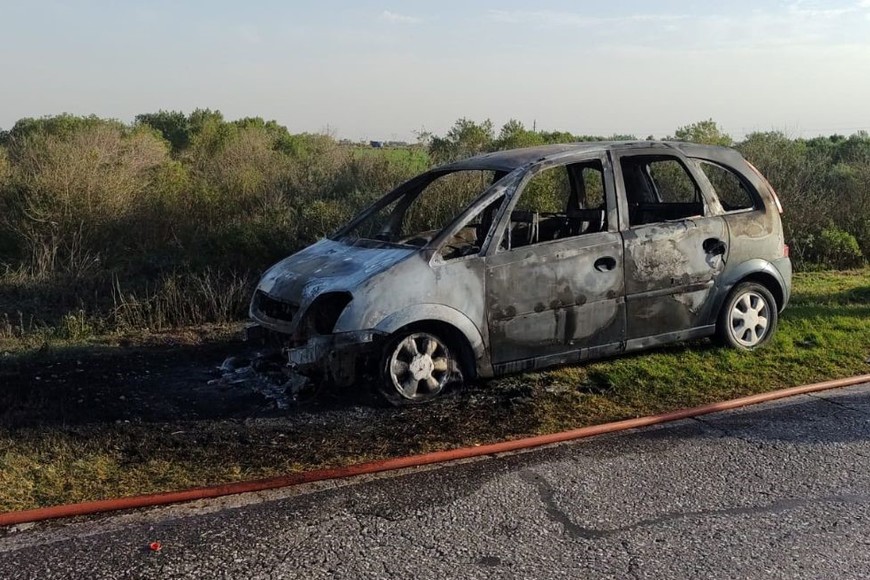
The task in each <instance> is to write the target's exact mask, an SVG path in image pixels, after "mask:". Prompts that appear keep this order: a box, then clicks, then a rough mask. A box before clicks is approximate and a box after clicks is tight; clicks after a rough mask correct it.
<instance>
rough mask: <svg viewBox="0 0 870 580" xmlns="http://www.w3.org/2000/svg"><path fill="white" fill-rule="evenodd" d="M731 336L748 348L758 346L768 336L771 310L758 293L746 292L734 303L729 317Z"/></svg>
mask: <svg viewBox="0 0 870 580" xmlns="http://www.w3.org/2000/svg"><path fill="white" fill-rule="evenodd" d="M729 323H730V327H731V335H732V336H733V337H734V340H736V341H737V342H738V343H739V344H741V345H742V346H745V347H747V348H751V347H754V346H757V345H758V344H760V343H761V341H762V340H764V337H765V336H767V330H768V327H769V325H770V310H769V306H768V304H767V300H765V299H764V297H763V296H762V295H761V294H759V293H758V292H745V293H743V294H741V295H740V297H739V298H737V300H735V301H734V305H733V306H732V308H731V313H730V316H729Z"/></svg>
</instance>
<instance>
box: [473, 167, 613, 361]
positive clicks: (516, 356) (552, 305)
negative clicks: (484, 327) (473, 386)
mask: <svg viewBox="0 0 870 580" xmlns="http://www.w3.org/2000/svg"><path fill="white" fill-rule="evenodd" d="M615 203H616V192H615V189H614V185H613V174H612V171H611V169H610V165H609V163H608V161H607V158H606V156H604V155H594V156H589V157H586V158H583V159H581V160H578V161H576V162H573V163H571V164H555V165H549V164H548V165H546V166H537V167H534V168H532V169H530V171H529V172H528V174H527V175H526V176H525V177H524V178H523V180H522V181H521V182H520V185H519V186H518V188H517V191H516V193H515V194H514V195H513V197H512V198H511V199H510V201H509V202H508V204H507V205H506V207H505V211H504V213H503V214H502V216H501V222H500V225H499V228H500V230H499V231H498V233H497V236H496V238H495V241H494V243H493V245H492V246H491V247H490V249H489V252H488V254H489V255H488V256H487V258H486V264H485V280H486V293H487V305H486V307H487V311H486V316H487V324H488V330H489V339H490V350H491V358H492V361H493V366H494V369H495V371H496V372H507V371H516V370H523V369H529V368H535V367H539V366H545V365H548V364H554V363H558V362H571V361H574V360H580V359H582V358H585V357H586V356H589V355H591V354H593V353H597V352H601V351H602V349H606V348H608V347H610V348H613V349H614V350H618V349H619V348H620V347H621V343H622V340H623V333H624V327H625V308H624V299H623V294H624V273H623V256H622V254H623V245H622V238H621V236H620V234H619V231H618V223H617V213H616V211H615Z"/></svg>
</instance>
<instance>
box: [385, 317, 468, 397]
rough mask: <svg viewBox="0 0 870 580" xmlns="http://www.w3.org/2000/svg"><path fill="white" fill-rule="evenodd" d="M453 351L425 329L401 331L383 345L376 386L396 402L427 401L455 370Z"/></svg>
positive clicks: (454, 375)
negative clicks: (378, 378)
mask: <svg viewBox="0 0 870 580" xmlns="http://www.w3.org/2000/svg"><path fill="white" fill-rule="evenodd" d="M458 369H459V366H458V359H457V358H456V351H454V350H452V349H450V348H449V347H448V346H447V344H446V343H445V342H444V340H442V339H441V338H440V337H439V336H437V335H435V334H433V333H431V332H426V331H413V332H407V333H402V334H399V335H397V336H396V337H394V338H393V339H391V340H390V341H389V342H388V343H387V345H386V348H385V349H384V354H383V357H382V361H381V376H380V384H379V386H378V390H379V391H380V393H381V395H383V397H384V398H385V399H386V400H387V401H389V402H390V403H392V404H393V405H396V406H402V405H413V404H419V403H426V402H428V401H431V400H432V399H434V398H436V397H437V396H438V395H440V394H441V393H442V392H444V390H445V388H446V387H447V385H448V384H450V383H451V382H453V381H455V380H456V379H457V376H461V374H459V373H458Z"/></svg>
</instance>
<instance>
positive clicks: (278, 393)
mask: <svg viewBox="0 0 870 580" xmlns="http://www.w3.org/2000/svg"><path fill="white" fill-rule="evenodd" d="M218 370H219V371H221V373H222V375H221V377H220V378H217V379H213V380H211V381H209V382H208V384H209V385H211V386H227V387H229V386H231V387H234V388H247V389H250V390H252V391H254V392H255V393H258V394H260V395H262V396H263V397H264V398H265V399H266V400H267V401H269V403H270V404H273V405H274V406H275V407H277V408H278V409H289V408H290V407H292V406H294V405H297V404H299V403H300V402H304V401H308V400H310V399H311V398H312V397H313V396H314V394H315V385H314V383H313V382H312V381H311V379H309V378H308V377H305V376H303V375H301V374H299V373H297V372H295V371H294V370H293V369H292V368H290V367H289V366H288V365H287V363H286V362H285V361H284V358H283V356H282V355H281V354H280V353H265V354H257V355H256V356H254V357H253V358H250V359H249V358H245V357H238V356H231V357H228V358H227V359H226V360H224V362H223V363H222V364H221V365H220V366H219V367H218Z"/></svg>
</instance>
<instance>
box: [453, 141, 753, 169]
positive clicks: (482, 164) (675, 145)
mask: <svg viewBox="0 0 870 580" xmlns="http://www.w3.org/2000/svg"><path fill="white" fill-rule="evenodd" d="M632 148H662V149H676V150H678V151H680V152H682V153H683V154H684V155H687V156H689V157H700V158H703V159H712V160H721V161H727V160H729V159H732V160H733V158H734V157H737V158H740V154H739V153H737V152H736V151H734V150H733V149H730V148H728V147H719V146H715V145H698V144H695V143H685V142H681V141H581V142H577V143H559V144H556V145H540V146H538V147H526V148H523V149H510V150H507V151H495V152H493V153H484V154H482V155H477V156H475V157H469V158H468V159H463V160H461V161H456V162H453V163H450V164H447V165H444V166H442V167H439V168H438V171H457V170H463V169H486V170H492V171H504V172H510V171H513V170H514V169H517V168H519V167H522V166H524V165H528V164H529V163H536V162H540V161H546V160H548V159H551V158H557V157H562V156H563V155H565V154H570V153H586V152H591V151H608V150H611V149H632Z"/></svg>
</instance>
